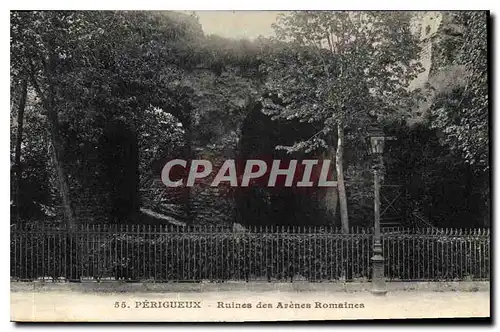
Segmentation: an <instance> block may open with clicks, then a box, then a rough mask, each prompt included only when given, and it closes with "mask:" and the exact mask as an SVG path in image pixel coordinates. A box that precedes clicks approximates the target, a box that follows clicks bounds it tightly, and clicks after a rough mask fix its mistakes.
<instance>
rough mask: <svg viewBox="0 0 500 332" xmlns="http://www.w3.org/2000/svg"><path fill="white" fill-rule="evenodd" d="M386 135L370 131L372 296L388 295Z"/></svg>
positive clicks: (379, 131) (377, 131)
mask: <svg viewBox="0 0 500 332" xmlns="http://www.w3.org/2000/svg"><path fill="white" fill-rule="evenodd" d="M384 142H385V135H384V132H383V131H382V130H381V129H379V128H377V127H372V128H371V130H370V152H371V154H372V155H373V156H374V161H375V162H374V165H373V180H374V194H375V198H374V206H375V207H374V215H375V225H374V234H373V257H372V258H371V261H372V262H373V274H372V290H371V292H372V294H374V295H385V294H386V293H387V289H386V285H385V279H384V256H383V251H382V241H381V236H380V178H381V173H382V168H383V159H382V153H383V152H384Z"/></svg>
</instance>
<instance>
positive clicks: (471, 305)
mask: <svg viewBox="0 0 500 332" xmlns="http://www.w3.org/2000/svg"><path fill="white" fill-rule="evenodd" d="M116 302H118V303H116ZM10 303H11V320H12V321H80V322H81V321H101V322H102V321H112V322H117V321H136V322H139V321H149V322H151V321H165V322H167V321H169V322H174V321H273V320H274V321H276V320H339V319H388V318H438V317H442V318H444V317H447V318H449V317H489V316H490V294H489V292H482V291H480V292H421V291H418V292H417V291H414V292H411V291H406V292H405V291H394V292H390V293H388V294H387V295H386V296H384V297H380V296H374V295H372V294H370V293H365V292H356V293H345V292H343V293H342V292H339V293H332V292H279V291H271V292H269V291H266V292H241V291H236V292H203V293H192V292H191V293H167V294H165V293H163V294H161V293H105V294H104V293H101V294H97V293H80V292H64V291H48V292H28V291H26V292H24V291H21V292H11V300H10ZM153 303H154V304H153ZM180 303H182V304H180ZM259 303H260V304H261V305H260V306H261V307H260V308H259V307H258V306H259ZM115 305H118V306H119V308H115ZM175 305H176V306H183V308H172V306H175ZM249 305H250V306H251V308H248V306H249ZM264 305H267V307H264ZM122 306H124V308H121V307H122ZM198 306H199V307H200V308H198ZM221 306H222V308H221ZM290 306H292V308H290ZM318 306H319V307H318ZM323 306H325V307H324V308H323ZM187 307H191V308H187ZM236 307H239V308H236Z"/></svg>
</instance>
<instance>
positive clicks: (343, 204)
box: [335, 123, 349, 234]
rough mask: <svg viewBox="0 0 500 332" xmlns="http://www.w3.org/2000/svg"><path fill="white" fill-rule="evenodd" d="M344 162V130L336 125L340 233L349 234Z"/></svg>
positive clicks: (340, 125) (339, 125)
mask: <svg viewBox="0 0 500 332" xmlns="http://www.w3.org/2000/svg"><path fill="white" fill-rule="evenodd" d="M343 161H344V128H343V127H342V123H339V124H338V125H337V155H336V160H335V166H336V168H337V188H338V191H339V202H340V221H341V224H342V232H343V233H345V234H347V233H349V217H348V213H347V197H346V193H345V183H344V167H343V165H342V163H343Z"/></svg>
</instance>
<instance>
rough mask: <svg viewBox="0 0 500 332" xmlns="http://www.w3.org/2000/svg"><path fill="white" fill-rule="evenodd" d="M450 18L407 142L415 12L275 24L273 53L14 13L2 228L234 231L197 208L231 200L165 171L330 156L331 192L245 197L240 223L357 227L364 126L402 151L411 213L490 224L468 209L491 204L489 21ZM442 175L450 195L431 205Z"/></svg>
mask: <svg viewBox="0 0 500 332" xmlns="http://www.w3.org/2000/svg"><path fill="white" fill-rule="evenodd" d="M447 15H450V17H452V19H451V22H452V25H453V26H454V27H458V28H457V29H458V30H456V31H455V32H453V33H451V34H449V36H448V37H449V38H444V39H443V40H442V41H441V43H438V44H437V45H436V47H437V50H438V51H437V52H436V54H442V55H443V56H442V57H441V58H440V61H441V66H442V67H443V68H444V67H446V68H448V69H447V70H448V71H446V70H445V71H439V72H438V73H437V74H435V75H434V76H433V77H432V78H431V83H433V82H434V83H436V82H437V83H436V84H434V85H433V84H431V85H433V88H434V90H435V91H433V93H432V98H431V99H428V100H426V102H427V103H428V108H429V110H430V112H429V118H428V119H427V120H428V121H427V122H424V123H422V124H420V125H419V126H418V128H410V127H408V126H406V125H405V120H406V119H407V118H408V116H409V115H410V114H411V112H413V111H414V110H415V108H416V107H417V106H418V105H419V103H421V101H422V98H421V97H422V95H421V91H411V90H410V89H409V83H410V82H411V81H412V80H413V79H414V78H415V77H416V75H417V74H418V73H419V72H421V70H422V68H421V65H420V64H419V62H418V58H417V57H418V54H419V51H420V45H419V43H418V40H417V39H416V37H415V36H414V35H413V34H412V33H411V31H410V23H411V20H412V14H411V13H409V12H408V13H407V12H356V13H354V12H308V11H303V12H292V13H288V14H285V15H283V16H282V17H280V18H279V19H278V21H277V22H276V26H275V31H276V38H271V39H265V38H257V39H255V40H253V41H250V40H230V39H225V38H222V37H219V36H206V35H204V33H203V30H202V27H201V26H200V24H199V22H198V20H197V18H196V17H195V16H189V15H185V14H181V13H176V12H138V11H134V12H126V11H95V12H93V11H85V12H83V11H81V12H80V11H57V12H56V11H26V12H16V11H13V12H12V13H11V96H12V99H11V164H12V167H11V170H12V177H11V179H12V181H11V183H12V199H11V205H12V208H13V211H12V212H13V216H15V218H13V220H14V219H15V220H18V219H19V220H49V219H50V220H52V219H55V220H60V219H62V220H64V222H65V223H66V225H68V226H69V227H72V226H74V225H75V224H76V223H79V222H82V221H93V222H102V221H105V222H126V221H127V220H128V221H130V222H133V221H135V222H137V221H138V220H140V218H141V213H142V212H141V211H142V210H143V209H144V208H147V209H148V210H154V211H159V212H161V213H163V217H164V218H169V217H168V216H169V213H171V215H172V216H175V218H177V219H178V220H183V221H187V222H194V221H195V220H198V219H196V214H198V215H201V214H200V213H199V212H196V211H195V210H197V209H198V210H199V209H204V210H206V211H205V214H204V215H210V214H211V215H213V218H210V222H212V223H218V222H219V221H217V220H218V218H219V216H220V215H223V217H227V218H229V219H230V220H232V219H231V218H233V219H234V218H237V217H236V216H234V215H236V214H234V215H233V214H232V212H231V209H233V210H234V207H232V208H228V209H226V208H223V207H221V204H212V205H211V207H209V208H208V207H206V206H208V204H205V203H199V200H202V199H206V200H212V201H215V200H218V201H220V202H222V201H224V202H226V201H225V200H228V201H230V200H231V198H228V197H222V196H223V194H221V193H218V192H216V193H208V192H200V191H196V190H198V189H199V188H198V189H196V190H195V191H194V192H191V191H190V190H185V191H183V192H181V193H178V192H174V191H168V190H166V189H165V188H164V186H163V185H162V184H161V181H159V178H160V176H159V175H160V173H161V168H162V167H163V165H164V163H165V161H166V160H168V159H171V158H174V157H182V158H186V159H195V158H202V157H203V158H210V159H211V160H219V159H221V158H225V159H227V158H246V157H248V156H253V155H257V154H259V153H268V154H270V155H272V156H279V157H280V158H281V157H284V156H285V152H288V153H291V154H293V155H294V156H296V157H297V156H298V157H303V156H314V157H318V158H327V159H332V160H333V161H334V163H335V168H336V171H335V173H336V177H337V180H338V182H339V187H338V188H336V189H335V190H334V192H329V191H327V192H325V193H323V196H321V195H318V196H315V195H316V194H315V195H311V196H307V195H306V196H305V197H298V196H297V195H296V194H295V193H291V192H287V193H284V192H282V193H278V194H276V193H272V194H270V193H266V192H263V191H262V190H260V189H252V190H254V192H253V194H252V195H254V196H253V200H251V199H249V200H247V201H246V203H248V204H247V205H248V206H250V205H251V206H250V207H249V209H250V210H252V209H253V210H256V209H257V207H258V206H261V207H262V208H261V209H260V208H259V209H260V210H259V212H258V213H256V212H255V211H254V212H252V213H253V214H252V213H250V212H249V217H248V218H246V219H245V218H244V219H245V220H250V219H252V218H254V219H255V218H258V217H256V216H258V215H260V216H261V219H262V220H261V221H262V222H264V221H265V222H266V223H275V224H286V222H288V220H292V219H293V220H294V221H293V222H294V223H303V224H308V223H309V224H310V223H313V222H316V223H324V224H332V223H335V222H336V221H337V217H338V216H337V213H336V211H337V205H339V206H340V209H339V211H340V220H341V222H342V226H343V227H344V228H347V227H348V226H349V225H350V224H351V225H352V224H354V225H364V224H366V223H369V219H370V218H371V216H372V213H373V212H372V211H373V208H372V201H371V200H372V197H371V195H372V194H371V192H372V184H371V174H370V172H369V162H370V160H369V159H368V158H367V157H368V155H367V150H366V148H367V146H366V143H365V138H366V135H367V132H366V130H367V128H368V127H369V126H370V125H371V124H372V123H373V122H374V121H375V122H378V123H379V124H381V125H383V126H385V127H386V129H387V130H388V132H391V133H392V134H393V135H394V136H397V138H398V144H399V147H402V146H405V147H407V148H406V149H398V148H388V151H389V152H388V153H387V156H386V164H387V165H386V166H387V167H386V168H387V169H388V174H389V173H390V170H389V169H390V168H392V169H395V168H399V169H400V170H404V171H405V172H406V173H408V174H410V173H412V174H413V175H414V176H413V178H412V179H413V180H411V181H409V183H408V184H405V185H406V186H407V189H408V190H409V192H411V195H408V197H407V198H408V200H409V203H408V204H407V205H408V209H409V210H412V211H416V212H415V213H418V214H419V215H422V216H425V218H428V219H429V220H431V221H432V222H434V221H435V224H437V223H438V222H441V224H447V222H448V221H446V219H447V215H450V214H451V213H454V214H453V218H455V219H460V218H462V219H464V220H465V219H475V220H479V219H484V213H483V212H482V211H480V209H478V210H477V211H474V212H471V211H472V210H471V209H469V208H462V207H464V206H472V205H474V204H478V203H477V200H480V199H483V198H484V197H487V196H488V195H489V184H488V179H487V178H488V176H487V175H488V173H487V171H488V167H489V158H488V157H489V155H488V154H489V150H488V144H489V137H488V135H489V132H488V116H489V113H488V89H487V81H488V78H487V62H486V61H487V60H486V59H487V57H486V54H487V37H486V24H487V21H486V16H485V15H484V14H483V13H479V12H477V13H467V12H461V13H455V14H453V15H452V14H447ZM449 26H450V25H446V26H445V28H446V27H449ZM460 27H462V28H460ZM457 31H458V32H457ZM444 33H446V30H445V31H444ZM437 61H438V60H437V59H436V60H435V62H437ZM450 68H460V69H459V70H456V71H453V70H450ZM449 72H453V73H455V74H456V73H458V72H464V73H466V75H464V76H463V77H461V79H459V80H456V79H454V78H453V77H454V76H453V77H452V76H450V75H448V76H447V74H446V73H449ZM443 82H448V83H449V82H452V83H454V84H451V83H450V84H448V83H447V84H444V83H443ZM455 83H456V84H455ZM444 86H446V88H443V87H444ZM426 105H427V104H426ZM273 121H274V122H273ZM413 147H415V149H413ZM417 147H418V148H417ZM422 151H424V152H422ZM421 159H422V160H427V161H429V163H430V161H431V160H433V161H437V165H436V166H434V165H431V163H430V164H425V165H424V163H423V162H422V163H420V162H417V161H418V160H421ZM409 161H411V162H409ZM465 164H466V166H465ZM450 167H451V168H452V169H454V170H455V172H456V174H458V175H457V176H458V177H460V176H462V178H463V179H456V178H453V177H450V174H449V171H447V169H449V168H450ZM408 174H406V175H408ZM415 174H416V175H415ZM456 174H455V175H456ZM473 174H475V175H473ZM406 175H405V176H406ZM459 175H460V176H459ZM472 176H475V177H476V178H475V179H474V180H471V179H470V178H471V177H472ZM440 177H441V178H443V179H445V180H443V182H444V183H446V184H443V186H444V187H446V188H451V187H453V188H455V189H456V190H455V192H460V193H461V194H460V198H457V199H456V200H451V199H450V193H449V192H447V193H446V194H445V195H444V194H443V195H444V196H443V197H441V198H437V196H436V194H435V192H436V191H439V190H441V189H442V188H441V187H439V186H437V185H436V181H437V179H439V178H440ZM415 179H420V180H421V181H422V184H417V183H418V181H417V180H415ZM438 187H439V188H438ZM444 187H443V188H444ZM440 188H441V189H440ZM183 190H184V189H183ZM447 190H448V189H447ZM441 191H442V192H445V190H444V189H443V190H441ZM448 191H449V190H448ZM206 197H208V198H206ZM245 197H246V196H245ZM478 197H482V198H478ZM319 200H324V201H325V204H324V205H325V206H324V207H325V208H326V210H327V215H326V217H325V218H323V219H322V218H321V217H320V216H319V213H318V212H317V211H319V209H320V207H319V205H321V204H317V203H318V202H317V201H319ZM240 203H245V202H244V201H243V200H240ZM240 203H238V204H240ZM246 203H245V204H246ZM203 204H205V205H203ZM228 204H229V203H228ZM240 205H241V204H240ZM181 206H182V207H181ZM290 206H294V208H290ZM348 206H349V217H348V214H347V207H348ZM457 207H461V208H457ZM85 209H89V210H92V211H91V212H89V211H86V210H85ZM294 209H295V210H294ZM300 209H303V210H304V211H299V210H300ZM313 210H314V211H313ZM96 211H97V212H96ZM265 211H267V212H265ZM240 212H241V211H240ZM299 212H300V213H299ZM215 213H219V215H216V214H215ZM191 214H193V215H191ZM264 214H266V216H264ZM285 216H286V217H285ZM163 217H162V218H163ZM279 218H283V219H282V220H278V219H279ZM313 219H314V221H312V220H313ZM165 220H166V219H165ZM168 220H170V219H168ZM221 220H222V219H221ZM224 220H225V219H224ZM276 220H278V221H276ZM154 222H159V221H158V220H155V221H154ZM249 222H252V220H250V221H249ZM220 223H222V222H220ZM471 223H472V222H471ZM476 224H477V225H479V223H477V222H475V225H476ZM447 225H448V224H447Z"/></svg>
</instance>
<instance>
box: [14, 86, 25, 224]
mask: <svg viewBox="0 0 500 332" xmlns="http://www.w3.org/2000/svg"><path fill="white" fill-rule="evenodd" d="M27 94H28V79H27V77H24V78H23V82H22V86H21V98H20V100H19V108H18V111H17V138H16V150H15V159H14V160H15V161H14V169H15V172H16V187H15V188H16V196H15V200H16V215H17V216H16V217H17V220H18V221H19V218H20V211H21V209H20V204H21V179H22V176H21V175H22V165H21V143H22V141H23V126H24V109H25V107H26V96H27Z"/></svg>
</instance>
